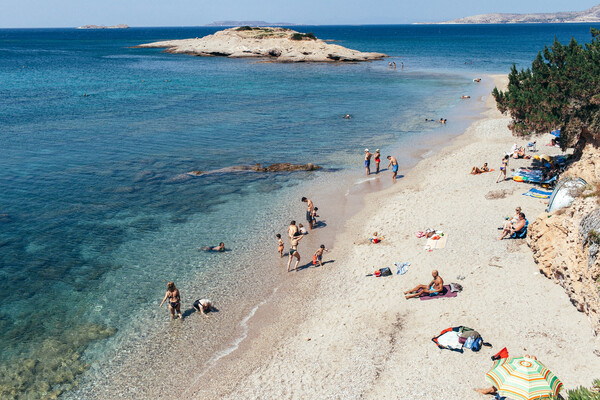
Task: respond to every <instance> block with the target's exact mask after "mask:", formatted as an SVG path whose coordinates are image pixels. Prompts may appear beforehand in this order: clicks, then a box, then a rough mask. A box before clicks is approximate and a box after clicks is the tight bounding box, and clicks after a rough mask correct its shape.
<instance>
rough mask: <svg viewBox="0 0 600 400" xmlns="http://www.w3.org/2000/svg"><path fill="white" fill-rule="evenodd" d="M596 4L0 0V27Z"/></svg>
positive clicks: (437, 17)
mask: <svg viewBox="0 0 600 400" xmlns="http://www.w3.org/2000/svg"><path fill="white" fill-rule="evenodd" d="M595 1H598V0H595ZM596 4H597V3H595V2H594V0H592V1H589V0H570V1H564V0H545V1H541V0H538V1H523V0H504V1H502V2H500V1H498V0H495V1H490V0H463V1H459V2H454V1H448V0H417V1H415V0H296V1H286V0H160V1H159V0H95V1H92V0H0V28H20V27H74V26H79V25H86V24H97V25H114V24H119V23H123V24H128V25H130V26H198V25H204V24H207V23H210V22H212V21H220V20H263V21H268V22H280V21H285V22H292V23H300V24H309V25H310V24H315V25H339V24H406V23H412V22H432V21H443V20H448V19H453V18H459V17H465V16H469V15H475V14H484V13H491V12H517V13H533V12H553V11H582V10H585V9H588V8H590V7H593V6H594V5H596Z"/></svg>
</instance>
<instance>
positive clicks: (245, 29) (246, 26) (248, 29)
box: [236, 25, 253, 31]
mask: <svg viewBox="0 0 600 400" xmlns="http://www.w3.org/2000/svg"><path fill="white" fill-rule="evenodd" d="M252 29H253V28H252V27H251V26H248V25H244V26H240V27H239V28H237V29H236V31H251V30H252Z"/></svg>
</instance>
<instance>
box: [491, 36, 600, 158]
mask: <svg viewBox="0 0 600 400" xmlns="http://www.w3.org/2000/svg"><path fill="white" fill-rule="evenodd" d="M591 34H592V41H591V42H590V43H586V44H585V46H583V45H580V44H579V43H577V41H576V40H575V39H571V42H570V43H569V44H568V45H563V44H561V43H560V42H559V41H558V40H556V39H555V40H554V44H553V45H552V47H550V48H549V47H548V46H546V47H544V50H543V51H542V52H540V53H538V55H537V57H536V59H535V60H534V61H533V63H532V64H531V68H527V69H525V70H521V71H517V68H516V67H515V65H514V64H513V66H512V68H511V71H510V74H509V75H508V79H509V82H508V90H506V91H505V92H502V91H499V90H498V88H494V90H493V92H492V95H493V96H494V98H495V99H496V103H497V106H498V109H499V110H500V111H501V112H502V113H509V114H510V116H511V117H512V121H511V123H510V125H509V128H510V129H511V130H512V131H513V133H514V134H516V135H521V136H526V135H529V134H532V133H533V134H536V133H545V132H549V131H551V130H553V129H557V128H560V129H561V132H560V137H561V141H560V144H561V146H562V147H563V150H564V149H566V148H567V147H571V146H574V147H575V150H576V154H580V152H581V151H582V150H583V147H584V146H585V144H586V143H588V142H592V143H597V144H598V143H600V31H598V30H597V29H594V28H592V29H591Z"/></svg>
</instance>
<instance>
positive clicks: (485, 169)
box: [471, 163, 490, 175]
mask: <svg viewBox="0 0 600 400" xmlns="http://www.w3.org/2000/svg"><path fill="white" fill-rule="evenodd" d="M484 172H490V169H489V167H488V165H487V163H484V164H483V167H481V168H477V167H473V168H471V175H479V174H483V173H484Z"/></svg>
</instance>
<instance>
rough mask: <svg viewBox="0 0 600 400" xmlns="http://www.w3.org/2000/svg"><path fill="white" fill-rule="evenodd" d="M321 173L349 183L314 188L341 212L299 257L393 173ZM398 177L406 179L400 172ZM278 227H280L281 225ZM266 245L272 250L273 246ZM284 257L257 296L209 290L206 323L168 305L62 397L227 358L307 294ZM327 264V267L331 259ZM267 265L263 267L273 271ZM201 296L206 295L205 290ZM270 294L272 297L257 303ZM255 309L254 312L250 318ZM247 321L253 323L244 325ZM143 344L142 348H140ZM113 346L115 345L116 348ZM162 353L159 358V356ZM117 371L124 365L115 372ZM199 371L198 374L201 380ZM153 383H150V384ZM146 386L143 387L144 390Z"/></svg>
mask: <svg viewBox="0 0 600 400" xmlns="http://www.w3.org/2000/svg"><path fill="white" fill-rule="evenodd" d="M482 87H483V86H479V85H477V86H474V87H473V91H474V92H477V91H478V90H479V91H481V90H482ZM480 108H481V107H478V106H476V105H472V104H471V103H462V102H458V103H457V104H456V105H453V106H451V110H452V115H454V114H456V117H455V118H454V117H453V121H455V123H456V125H455V124H454V123H452V124H451V125H448V126H444V127H443V128H440V127H437V125H432V126H433V127H434V128H433V129H430V130H428V131H425V132H423V133H421V134H419V135H414V136H413V138H412V139H410V144H409V145H407V146H406V150H404V151H405V152H408V153H409V154H411V156H410V157H408V159H409V160H411V161H409V164H410V165H415V164H416V163H418V162H419V160H422V159H423V157H424V156H425V155H427V154H431V153H432V152H437V151H439V149H440V148H442V147H443V146H444V145H445V144H446V143H447V142H448V141H449V140H452V139H453V138H454V137H455V136H457V135H459V134H460V126H463V125H464V126H467V125H468V124H469V119H472V118H475V117H476V116H477V115H479V114H480V112H481V109H480ZM440 129H441V130H440ZM457 129H458V130H457ZM423 135H424V136H423ZM369 140H371V139H369ZM414 144H417V145H418V146H413V145H414ZM391 148H393V149H395V150H393V151H390V152H391V154H400V151H401V149H402V145H401V144H399V143H395V144H394V145H392V146H391ZM384 151H386V150H384ZM384 161H387V160H384ZM403 161H404V162H406V160H402V159H401V158H400V157H399V162H400V166H401V168H400V171H401V173H403V171H406V165H403ZM385 165H386V164H384V166H385ZM357 171H360V173H362V174H364V171H363V169H362V168H357ZM324 178H326V180H327V182H329V183H330V184H331V183H339V182H338V181H339V180H340V179H341V180H342V181H343V182H345V184H342V185H341V186H340V188H342V187H343V188H344V189H347V191H346V193H345V194H344V192H343V191H342V190H341V189H340V190H338V189H336V190H334V189H333V188H332V189H329V190H326V191H325V192H323V193H319V194H318V195H316V197H313V196H312V195H311V197H312V198H313V200H315V201H316V204H317V205H318V206H320V208H321V209H322V210H327V209H333V208H334V207H335V208H336V209H337V211H336V212H335V214H337V216H335V218H328V219H327V225H328V226H327V229H317V230H315V231H314V232H315V233H314V234H312V235H310V236H309V237H308V238H307V239H306V240H304V242H305V243H303V246H301V247H302V248H301V250H304V251H303V252H302V254H303V258H302V261H303V262H302V264H304V263H305V262H306V261H308V259H309V258H310V254H311V253H310V252H311V251H312V250H310V249H312V247H314V246H315V243H311V242H313V241H319V240H322V241H323V242H324V243H325V244H326V245H327V247H330V246H331V240H332V239H330V237H332V236H333V235H335V233H336V232H339V231H341V230H343V229H344V227H343V225H345V222H344V221H345V220H346V219H347V218H349V217H352V216H354V215H355V214H356V213H357V212H359V211H360V209H362V208H363V207H364V201H365V195H366V194H367V193H372V192H380V191H381V190H385V188H388V187H390V186H391V176H390V175H389V174H388V173H384V174H380V175H375V174H372V175H371V177H370V178H369V179H368V180H367V181H363V179H362V178H361V179H357V177H356V173H355V172H348V171H346V172H342V175H339V174H335V175H334V176H329V175H326V176H321V177H320V178H316V179H318V180H319V181H320V182H323V181H324ZM363 178H364V177H363ZM311 181H313V179H311ZM399 181H401V179H400V180H399ZM311 185H312V184H311ZM330 197H331V198H330ZM323 201H326V202H327V203H328V204H329V205H330V207H328V206H325V207H323V206H321V205H322V204H324V202H323ZM340 202H343V206H342V207H339V204H340ZM291 208H292V209H293V210H296V211H293V212H292V213H291V214H287V215H296V214H297V211H298V210H297V208H298V207H297V205H296V204H295V203H294V204H292V207H291ZM327 214H328V215H327V217H329V216H330V215H329V214H330V213H329V212H328V213H327ZM300 222H303V221H300ZM281 229H283V227H282V228H281ZM260 230H261V232H262V231H263V229H260ZM271 230H273V229H272V228H267V230H266V231H265V232H262V233H261V236H263V237H266V238H267V239H266V240H267V242H269V239H270V238H271V236H272V235H271V232H270V231H271ZM280 231H281V232H280V233H283V231H282V230H280ZM277 232H278V230H277V229H275V230H274V231H273V235H274V233H277ZM332 232H333V233H332ZM268 244H269V245H270V244H271V243H270V242H269V243H268ZM267 247H268V248H269V249H270V247H272V246H267ZM255 253H257V257H259V258H260V257H264V254H265V252H264V251H263V252H262V253H261V252H260V251H258V252H255ZM266 254H267V256H266V257H267V258H268V259H270V258H271V255H270V252H269V251H267V252H266ZM252 259H253V258H252V257H250V260H252ZM282 263H283V264H286V263H287V257H285V258H283V259H282V260H273V259H270V260H266V263H265V265H267V266H268V267H269V268H271V267H272V268H271V270H272V269H273V268H274V269H275V270H276V271H275V274H274V276H273V277H268V278H267V281H268V282H266V286H268V287H264V288H261V289H260V290H259V291H258V292H254V293H253V291H249V290H245V291H244V292H245V293H246V295H252V296H253V297H256V300H257V301H256V302H255V303H254V302H248V301H247V300H246V298H245V297H242V304H241V305H242V307H237V309H236V308H235V306H236V304H235V303H237V301H234V299H229V300H230V301H227V302H224V301H223V300H222V299H219V297H217V296H216V295H215V296H213V295H212V294H209V295H208V297H210V298H213V300H215V301H216V303H217V307H219V309H220V310H221V311H222V312H221V313H218V314H217V315H215V316H214V318H215V319H213V320H212V321H209V322H208V324H207V323H206V322H205V321H203V320H201V319H200V318H196V316H194V315H189V316H188V317H191V318H189V320H191V321H189V322H187V321H186V320H187V318H186V320H184V325H182V326H181V327H180V326H179V324H178V323H177V322H175V324H176V325H173V324H171V323H169V322H168V321H167V320H166V319H165V317H164V316H163V315H162V314H163V312H161V313H160V314H159V315H158V316H157V317H155V318H153V321H154V322H153V323H155V324H156V330H155V331H154V332H147V333H145V334H144V335H143V336H142V337H140V340H134V342H133V343H124V342H123V338H122V339H121V340H120V342H121V345H117V346H116V347H115V348H114V349H113V351H112V353H113V354H111V355H110V356H109V357H108V359H107V360H106V361H104V362H101V363H99V364H96V365H93V366H92V371H90V372H92V374H91V375H89V374H86V376H85V377H84V380H83V381H82V383H81V385H80V386H79V388H78V389H75V390H74V391H72V392H70V393H65V397H66V398H77V397H78V396H82V395H84V394H85V395H87V396H90V397H93V398H107V397H108V394H107V393H113V394H114V393H124V394H126V395H129V396H134V395H136V394H137V395H138V396H139V395H142V394H144V395H152V394H155V393H157V391H159V390H161V389H165V388H166V387H167V386H172V385H177V381H178V377H170V376H167V375H165V373H162V372H160V371H157V369H158V370H160V369H161V368H152V370H153V372H151V373H149V372H145V373H140V372H136V371H140V369H143V366H148V365H150V363H151V364H153V365H154V366H155V367H160V366H161V365H163V366H164V364H165V363H166V362H168V359H169V358H171V357H173V356H176V357H177V355H179V356H180V357H181V363H182V365H183V366H184V368H183V371H184V374H185V376H188V375H189V374H196V371H197V372H198V374H200V377H201V376H202V375H204V374H205V373H206V370H209V369H211V368H212V367H213V366H214V364H215V363H217V362H220V360H221V359H222V358H226V357H227V355H229V354H231V353H234V354H235V355H237V353H238V347H244V345H245V343H244V342H245V341H246V337H249V338H252V337H253V336H254V333H253V329H252V328H251V326H252V325H260V324H261V322H262V321H263V319H264V317H265V314H268V313H269V310H272V309H273V306H272V303H279V302H280V301H281V297H282V296H284V295H283V293H289V292H290V291H292V293H296V296H302V293H300V292H298V291H297V290H296V289H295V288H294V289H292V287H291V286H294V285H295V284H296V283H297V282H295V281H294V283H292V284H289V283H287V280H288V277H287V275H286V274H285V273H284V272H283V273H282V267H281V265H279V266H278V264H282ZM325 267H326V268H327V265H326V266H325ZM269 268H263V269H265V270H268V269H269ZM267 272H268V271H267ZM306 272H308V273H309V274H310V275H313V274H315V273H319V271H314V270H312V269H309V270H308V271H306ZM215 274H216V275H215ZM215 274H213V276H212V278H213V279H220V278H219V275H221V274H219V273H217V272H215ZM256 278H260V277H254V276H250V279H251V280H255V279H256ZM206 279H208V278H206ZM206 279H204V282H195V283H191V282H188V283H187V284H185V285H184V286H183V289H182V290H183V292H182V293H183V295H184V303H185V302H186V300H189V299H191V297H189V296H190V295H189V294H188V293H203V292H204V290H203V283H204V284H206ZM237 279H239V277H236V278H232V279H231V284H235V285H236V286H237V284H236V280H237ZM311 279H312V278H308V279H307V278H304V277H303V278H302V281H303V282H304V281H308V282H306V283H304V284H306V285H308V286H307V287H306V288H305V291H306V290H309V288H310V286H311V285H312V283H310V282H311ZM271 284H273V285H272V286H273V288H274V289H275V291H276V292H278V295H277V296H275V295H273V294H272V291H271V290H270V289H269V287H270V286H271ZM178 286H179V285H178ZM263 289H264V290H263ZM236 290H237V289H236ZM293 291H295V292H293ZM211 293H216V292H211ZM259 293H260V294H259ZM202 296H205V295H204V294H202ZM263 296H264V297H263ZM229 297H231V296H229ZM265 301H266V302H267V304H265V305H263V306H258V305H259V304H262V303H264V302H265ZM184 305H185V304H184ZM238 305H239V304H238ZM186 307H187V306H186ZM182 310H183V309H182ZM163 311H164V310H163ZM164 313H166V311H164ZM254 313H256V314H254ZM165 315H166V314H165ZM252 315H254V316H253V317H252ZM238 317H239V318H238ZM250 317H251V318H250ZM248 320H249V321H248ZM246 322H247V323H248V325H250V327H247V326H246ZM134 328H135V327H134ZM136 331H139V328H138V329H136ZM164 335H167V336H164ZM170 335H175V337H174V338H175V339H176V341H177V342H176V343H173V344H171V345H169V346H165V345H158V344H155V342H156V341H157V340H158V341H163V340H164V339H166V337H168V336H170ZM198 335H203V336H206V337H208V338H210V340H211V341H213V340H216V342H213V343H211V344H210V345H209V346H206V345H203V346H199V347H205V348H206V349H200V348H199V347H196V346H195V341H194V338H195V337H197V336H198ZM192 347H194V348H192ZM142 349H144V350H143V351H141V350H142ZM116 350H118V352H117V351H116ZM140 351H141V352H140ZM158 359H160V360H159V361H157V360H158ZM199 367H200V368H199ZM112 371H115V372H116V371H119V372H118V373H115V372H112ZM149 377H151V378H149ZM200 377H198V379H199V378H200ZM148 381H149V382H148ZM186 381H187V378H186ZM148 383H150V384H149V385H148ZM184 386H185V385H184ZM142 387H143V389H141V388H142ZM109 388H112V389H109ZM111 390H113V391H111Z"/></svg>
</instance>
